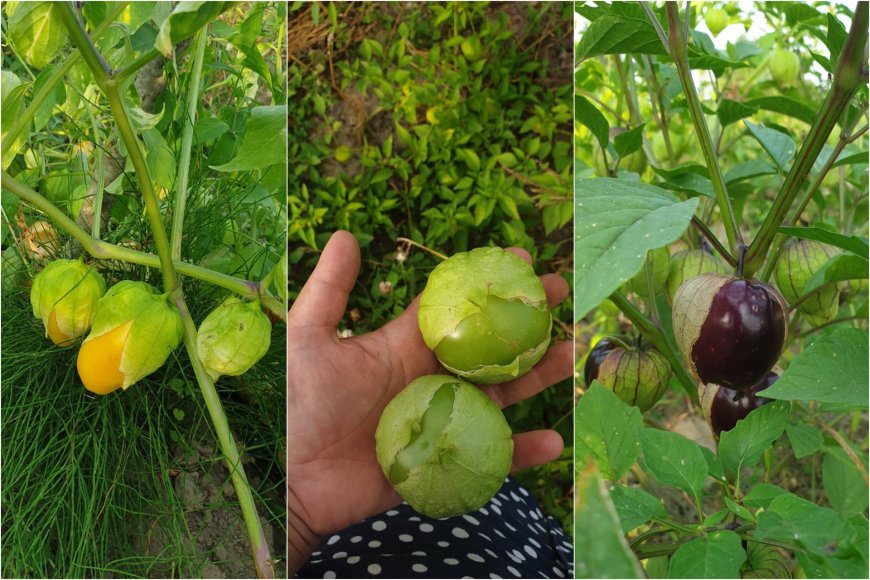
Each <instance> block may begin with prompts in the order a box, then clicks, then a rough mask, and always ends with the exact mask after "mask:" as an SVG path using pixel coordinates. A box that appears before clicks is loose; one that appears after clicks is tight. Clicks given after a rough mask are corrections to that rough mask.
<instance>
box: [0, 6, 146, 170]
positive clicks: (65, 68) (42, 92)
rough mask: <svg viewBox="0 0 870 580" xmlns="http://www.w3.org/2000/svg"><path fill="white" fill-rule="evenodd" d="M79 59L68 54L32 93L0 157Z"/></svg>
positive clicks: (101, 29) (101, 28)
mask: <svg viewBox="0 0 870 580" xmlns="http://www.w3.org/2000/svg"><path fill="white" fill-rule="evenodd" d="M127 4H129V2H119V3H118V4H117V5H115V6H114V7H113V8H112V9H111V10H110V11H109V13H108V14H106V19H105V20H103V21H102V22H101V23H100V25H99V26H98V27H97V28H96V29H95V30H94V33H93V37H94V38H99V36H100V35H101V34H102V33H103V32H105V31H106V29H107V28H109V26H110V25H111V24H112V23H113V22H114V21H115V18H117V17H118V14H120V13H121V12H123V11H124V9H125V8H126V7H127ZM79 58H81V52H78V51H76V52H74V53H72V54H70V55H69V56H68V57H67V58H66V60H65V61H64V63H63V64H62V65H61V66H59V67H58V68H56V69H55V71H54V72H53V73H52V74H51V76H50V77H48V80H46V81H45V83H44V84H43V85H42V86H41V87H40V88H39V90H38V91H36V92H35V93H33V97H32V98H31V99H30V104H29V105H28V106H27V108H26V109H25V110H24V113H22V115H21V116H20V117H18V118H16V119H15V120H14V121H13V123H12V126H11V127H10V128H9V131H8V132H7V133H6V138H4V139H3V144H2V146H0V149H2V153H0V156H2V157H3V158H6V157H7V156H8V155H9V154H10V153H11V151H10V150H9V148H10V147H11V146H12V144H13V143H15V141H16V140H17V139H18V136H19V135H20V134H21V132H22V131H24V129H26V128H27V127H29V126H30V122H31V121H32V120H33V116H34V115H36V111H37V110H38V109H39V107H41V106H42V103H44V102H45V99H47V98H48V96H49V95H51V94H53V93H54V89H55V87H56V86H57V83H59V82H60V81H61V80H63V77H65V76H66V73H68V72H69V71H70V69H71V68H72V67H73V66H75V64H76V63H77V62H78V60H79Z"/></svg>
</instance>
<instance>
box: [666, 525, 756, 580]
mask: <svg viewBox="0 0 870 580" xmlns="http://www.w3.org/2000/svg"><path fill="white" fill-rule="evenodd" d="M741 541H742V540H741V539H740V536H738V535H737V534H736V533H735V532H732V531H731V530H720V531H717V532H712V533H710V534H707V535H706V536H701V537H700V538H698V539H696V540H692V541H691V542H688V543H686V544H683V545H682V546H680V547H679V549H677V551H676V552H674V555H673V556H671V563H670V567H669V568H668V578H739V577H740V566H742V565H743V562H745V561H746V552H745V551H744V550H743V546H742V545H741Z"/></svg>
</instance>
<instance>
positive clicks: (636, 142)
mask: <svg viewBox="0 0 870 580" xmlns="http://www.w3.org/2000/svg"><path fill="white" fill-rule="evenodd" d="M644 126H645V124H644V123H641V124H640V125H638V126H637V127H634V128H633V129H630V130H628V131H624V132H622V133H620V134H619V135H617V136H616V137H614V139H613V147H614V148H615V149H616V152H617V153H618V154H619V157H620V158H622V157H625V156H626V155H631V154H632V153H634V152H635V151H637V150H639V149H640V148H641V147H643V128H644Z"/></svg>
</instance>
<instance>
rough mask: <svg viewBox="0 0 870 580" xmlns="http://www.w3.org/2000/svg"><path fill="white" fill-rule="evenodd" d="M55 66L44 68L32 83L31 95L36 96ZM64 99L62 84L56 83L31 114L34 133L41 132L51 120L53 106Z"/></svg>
mask: <svg viewBox="0 0 870 580" xmlns="http://www.w3.org/2000/svg"><path fill="white" fill-rule="evenodd" d="M55 68H56V67H55V66H54V65H49V66H47V67H45V68H44V69H43V70H42V72H41V73H39V76H38V77H36V80H35V81H33V93H34V94H36V93H37V92H38V91H39V90H40V89H41V88H42V87H43V86H45V82H46V81H47V80H48V78H49V77H50V76H51V75H52V74H54V72H55ZM65 99H66V90H65V89H64V84H63V83H57V84H56V85H55V87H54V89H53V90H52V91H51V93H49V95H48V96H47V97H46V98H45V100H44V101H43V102H42V104H41V105H40V106H39V108H38V109H37V110H36V112H35V113H34V114H33V130H34V131H36V132H39V131H42V129H43V128H44V127H45V125H46V124H47V123H48V120H49V119H50V118H51V113H52V110H53V109H54V107H55V105H57V104H59V103H63V102H64V100H65Z"/></svg>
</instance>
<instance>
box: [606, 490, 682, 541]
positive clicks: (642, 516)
mask: <svg viewBox="0 0 870 580" xmlns="http://www.w3.org/2000/svg"><path fill="white" fill-rule="evenodd" d="M610 499H611V500H613V506H614V507H615V508H616V513H617V515H619V521H620V523H621V525H622V531H623V533H626V534H627V533H628V532H630V531H631V530H633V529H635V528H636V527H638V526H640V525H643V524H645V523H647V522H648V521H650V519H652V518H664V517H667V515H668V514H667V512H666V511H665V506H664V505H662V501H661V500H660V499H659V498H657V497H654V496H652V495H651V494H649V493H647V492H645V491H644V490H642V489H641V488H639V487H627V486H625V485H616V486H614V487H613V489H612V490H610Z"/></svg>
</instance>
